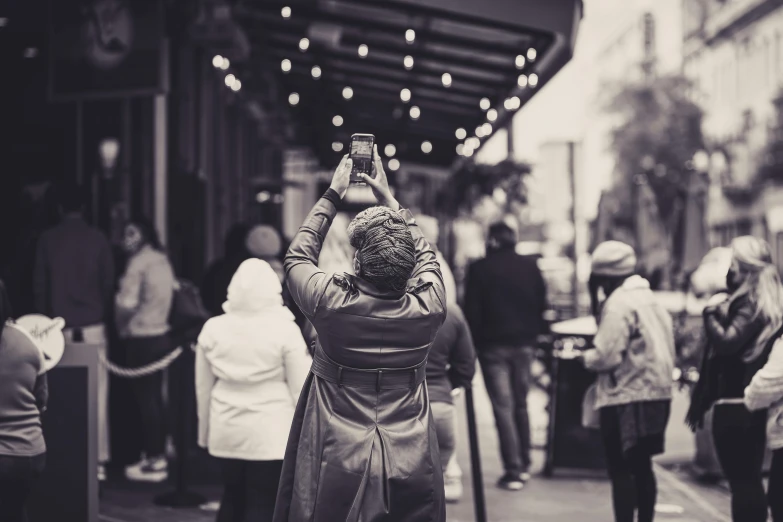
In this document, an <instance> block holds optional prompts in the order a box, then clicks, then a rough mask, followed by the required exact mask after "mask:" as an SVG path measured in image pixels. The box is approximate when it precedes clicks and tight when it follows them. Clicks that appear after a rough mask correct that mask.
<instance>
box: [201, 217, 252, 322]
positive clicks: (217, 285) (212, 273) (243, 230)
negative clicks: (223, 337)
mask: <svg viewBox="0 0 783 522" xmlns="http://www.w3.org/2000/svg"><path fill="white" fill-rule="evenodd" d="M249 231H250V227H248V226H247V225H245V224H243V223H239V224H237V225H234V226H233V227H231V230H229V231H228V235H227V236H226V243H225V251H224V254H223V257H222V258H220V259H218V260H217V261H215V262H214V263H212V264H211V265H210V267H209V268H208V269H207V272H206V274H204V278H203V280H202V283H201V298H202V300H203V302H204V307H205V308H206V309H207V311H208V312H209V314H210V315H211V316H212V317H217V316H219V315H222V314H223V303H225V302H226V296H227V295H228V285H229V283H231V278H232V277H234V274H235V273H236V271H237V269H238V268H239V265H241V264H242V262H243V261H245V260H246V259H249V258H250V252H248V249H247V247H246V245H245V240H246V238H247V235H248V232H249Z"/></svg>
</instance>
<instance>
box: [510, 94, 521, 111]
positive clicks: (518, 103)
mask: <svg viewBox="0 0 783 522" xmlns="http://www.w3.org/2000/svg"><path fill="white" fill-rule="evenodd" d="M511 104H512V107H511V108H512V109H514V110H517V109H519V108H520V107H521V106H522V102H521V101H520V99H519V96H514V97H513V98H511Z"/></svg>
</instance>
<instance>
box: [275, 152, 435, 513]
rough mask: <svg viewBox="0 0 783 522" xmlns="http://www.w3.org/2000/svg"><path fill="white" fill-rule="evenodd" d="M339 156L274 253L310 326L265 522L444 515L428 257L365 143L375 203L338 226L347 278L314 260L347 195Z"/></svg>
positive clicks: (345, 166)
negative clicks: (433, 406)
mask: <svg viewBox="0 0 783 522" xmlns="http://www.w3.org/2000/svg"><path fill="white" fill-rule="evenodd" d="M351 168H352V162H351V160H350V158H348V156H345V157H344V158H343V160H342V162H341V163H340V165H339V166H338V167H337V170H336V172H335V174H334V178H333V180H332V184H331V187H330V188H329V190H328V191H327V192H326V194H324V196H323V197H322V198H321V199H320V200H319V201H318V203H316V205H315V207H314V208H313V209H312V211H311V212H310V214H309V215H308V217H307V219H306V220H305V222H304V224H303V225H302V227H301V228H300V229H299V231H298V232H297V234H296V235H295V236H294V238H293V240H292V242H291V246H290V248H289V250H288V253H287V254H286V257H285V262H284V264H285V270H286V281H287V284H288V287H289V289H290V290H291V295H292V296H293V299H294V301H295V302H296V304H297V305H299V308H300V309H301V310H302V312H303V313H304V314H305V316H306V317H307V319H308V320H309V321H310V322H311V323H312V325H313V327H314V328H315V330H316V332H317V337H316V342H315V347H314V355H313V365H312V369H311V372H310V375H309V376H308V377H307V380H306V381H305V384H304V387H303V389H302V395H301V397H300V400H299V404H298V405H297V408H296V412H295V414H294V421H293V425H292V427H291V432H290V435H289V439H288V446H287V449H286V454H285V461H284V463H283V472H282V475H281V477H280V488H279V491H278V497H277V503H276V509H275V516H274V521H275V522H305V521H310V520H335V521H336V520H404V521H406V522H425V521H427V522H444V521H445V520H446V511H445V501H444V485H443V473H442V470H441V462H440V456H439V452H438V440H437V436H436V431H435V426H434V424H433V420H432V413H431V411H430V399H429V393H428V389H427V386H426V383H425V373H426V372H425V366H426V362H427V356H428V354H429V351H430V347H431V345H432V343H433V341H434V339H435V336H436V334H437V333H438V330H439V329H440V327H441V325H442V324H443V322H444V320H445V317H446V296H445V291H444V286H443V278H442V276H441V273H440V268H439V266H438V262H437V261H436V258H435V252H434V251H433V249H432V247H430V245H429V244H428V243H427V241H426V240H425V239H424V237H423V235H422V233H421V231H420V230H419V227H418V226H417V225H416V222H415V220H414V219H413V216H412V215H411V213H410V211H408V210H404V209H400V205H399V203H398V202H397V201H396V200H395V199H394V196H393V195H392V194H391V191H390V189H389V185H388V181H387V179H386V173H385V172H384V170H383V164H382V163H381V159H380V157H379V156H378V151H377V149H376V150H374V152H373V169H372V170H373V173H372V176H367V175H364V174H360V176H361V178H362V180H363V181H364V182H365V183H366V184H367V185H369V187H370V188H371V189H372V191H373V193H374V194H375V197H376V198H377V199H378V202H379V204H380V206H378V207H372V208H369V209H367V210H365V211H363V212H361V213H360V214H359V215H358V216H356V218H355V219H354V220H353V221H352V222H351V223H350V224H349V226H348V236H349V239H350V243H351V245H352V246H353V247H354V248H355V249H356V253H355V255H354V259H353V268H354V273H355V275H350V274H345V273H337V274H330V273H326V272H324V271H323V270H321V269H320V268H319V267H318V266H317V264H318V260H319V255H320V252H321V248H322V246H323V242H324V238H325V237H326V235H327V234H328V232H329V229H330V227H331V225H332V220H333V219H334V217H335V215H336V214H337V206H338V205H339V204H340V202H341V200H342V198H343V196H344V195H345V193H346V192H347V190H348V186H349V183H350V178H351Z"/></svg>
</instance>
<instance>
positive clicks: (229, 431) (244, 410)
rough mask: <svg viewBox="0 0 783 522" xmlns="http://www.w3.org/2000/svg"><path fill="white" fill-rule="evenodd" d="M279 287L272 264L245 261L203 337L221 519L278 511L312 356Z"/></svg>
mask: <svg viewBox="0 0 783 522" xmlns="http://www.w3.org/2000/svg"><path fill="white" fill-rule="evenodd" d="M282 290H283V289H282V286H281V285H280V281H279V279H278V276H277V274H275V272H274V270H273V269H272V268H271V267H270V266H269V264H268V263H266V262H265V261H261V260H259V259H249V260H247V261H245V262H243V263H242V264H241V265H240V266H239V269H238V270H237V272H236V274H235V275H234V277H233V278H232V280H231V284H230V285H229V287H228V300H227V301H226V303H225V304H224V305H223V308H224V310H225V314H223V315H221V316H219V317H215V318H212V319H210V320H209V321H208V322H207V324H206V325H205V326H204V329H203V330H202V331H201V335H200V336H199V340H198V349H197V354H196V397H197V400H198V417H199V446H201V447H204V448H207V449H208V451H209V453H210V455H212V456H214V457H217V458H218V459H220V463H221V466H222V470H223V485H224V491H223V499H222V502H221V504H220V511H219V513H218V517H217V520H218V522H244V521H246V520H247V521H250V520H252V521H259V522H260V521H268V520H271V519H272V515H273V513H274V509H275V498H276V496H277V487H278V482H279V479H280V472H281V470H282V468H283V457H284V455H285V446H286V442H287V440H288V433H289V431H290V429H291V422H292V420H293V418H294V408H295V407H296V403H297V401H298V400H299V393H300V392H301V390H302V384H303V383H304V381H305V379H306V378H307V375H308V373H309V372H310V365H311V363H312V360H311V359H310V357H309V356H308V354H307V347H306V346H305V342H304V339H303V338H302V334H301V333H300V331H299V328H298V327H297V326H296V323H295V322H294V315H293V314H292V313H291V311H290V310H289V309H288V308H286V307H285V306H284V305H283V298H282Z"/></svg>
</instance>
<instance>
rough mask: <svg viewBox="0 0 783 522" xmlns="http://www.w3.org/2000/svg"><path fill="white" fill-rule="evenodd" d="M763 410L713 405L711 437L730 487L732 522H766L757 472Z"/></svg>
mask: <svg viewBox="0 0 783 522" xmlns="http://www.w3.org/2000/svg"><path fill="white" fill-rule="evenodd" d="M766 422H767V411H766V410H761V411H756V412H752V413H751V412H749V411H748V410H747V408H745V405H743V404H716V405H715V411H714V413H713V418H712V437H713V440H714V443H715V453H717V455H718V461H719V462H720V465H721V468H723V473H724V475H726V480H728V482H729V487H730V488H731V517H732V520H733V521H734V522H766V520H767V499H766V496H765V493H764V482H763V479H762V475H761V469H762V467H763V465H764V452H765V449H766Z"/></svg>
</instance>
